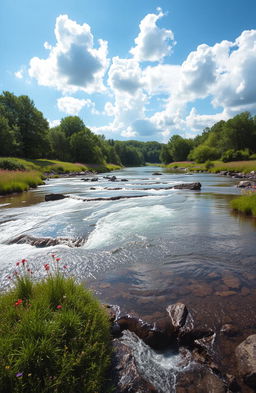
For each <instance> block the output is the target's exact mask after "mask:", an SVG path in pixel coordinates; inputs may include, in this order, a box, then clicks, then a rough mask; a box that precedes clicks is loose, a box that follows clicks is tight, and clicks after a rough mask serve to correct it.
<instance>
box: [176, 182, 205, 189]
mask: <svg viewBox="0 0 256 393" xmlns="http://www.w3.org/2000/svg"><path fill="white" fill-rule="evenodd" d="M201 186H202V185H201V183H199V182H197V183H183V184H176V185H175V186H173V187H172V188H174V189H175V190H201Z"/></svg>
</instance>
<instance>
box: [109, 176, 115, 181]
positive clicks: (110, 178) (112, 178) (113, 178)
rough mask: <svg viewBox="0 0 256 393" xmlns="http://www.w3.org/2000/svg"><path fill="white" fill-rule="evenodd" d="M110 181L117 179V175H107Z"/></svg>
mask: <svg viewBox="0 0 256 393" xmlns="http://www.w3.org/2000/svg"><path fill="white" fill-rule="evenodd" d="M107 179H108V181H116V180H117V179H116V176H111V177H107Z"/></svg>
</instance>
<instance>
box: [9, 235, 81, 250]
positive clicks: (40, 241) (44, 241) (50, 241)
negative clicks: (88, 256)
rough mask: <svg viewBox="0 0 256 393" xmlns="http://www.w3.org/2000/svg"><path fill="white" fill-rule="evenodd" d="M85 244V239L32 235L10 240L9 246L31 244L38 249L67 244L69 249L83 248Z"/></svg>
mask: <svg viewBox="0 0 256 393" xmlns="http://www.w3.org/2000/svg"><path fill="white" fill-rule="evenodd" d="M84 243H85V239H81V238H79V239H70V238H66V237H57V238H52V237H33V236H30V235H20V236H18V237H16V238H14V239H12V240H10V241H9V242H8V243H7V244H31V246H35V247H38V248H40V247H41V248H43V247H50V246H56V245H58V244H65V245H67V246H69V247H72V248H73V247H81V246H82V245H83V244H84Z"/></svg>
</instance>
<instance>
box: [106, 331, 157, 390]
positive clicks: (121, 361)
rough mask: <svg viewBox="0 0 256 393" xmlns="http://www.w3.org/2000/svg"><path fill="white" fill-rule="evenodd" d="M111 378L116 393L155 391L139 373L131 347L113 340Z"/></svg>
mask: <svg viewBox="0 0 256 393" xmlns="http://www.w3.org/2000/svg"><path fill="white" fill-rule="evenodd" d="M113 352H114V354H113V357H114V359H113V374H114V375H113V378H112V379H113V380H114V383H115V385H117V391H118V393H157V390H156V389H155V388H154V386H153V385H151V384H150V383H149V382H147V381H146V380H145V379H144V378H143V377H142V376H141V374H140V373H139V371H138V369H137V366H136V361H135V358H134V356H133V353H132V349H131V348H130V347H128V346H127V345H125V344H124V343H122V342H120V341H119V340H117V339H115V340H113Z"/></svg>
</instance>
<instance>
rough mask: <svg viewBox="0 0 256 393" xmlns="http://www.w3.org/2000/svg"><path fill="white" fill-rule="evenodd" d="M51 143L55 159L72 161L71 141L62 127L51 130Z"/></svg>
mask: <svg viewBox="0 0 256 393" xmlns="http://www.w3.org/2000/svg"><path fill="white" fill-rule="evenodd" d="M49 142H50V146H51V155H52V157H53V158H55V159H58V160H61V161H69V160H70V159H71V155H70V144H69V140H68V138H67V136H66V134H65V133H64V132H63V131H62V130H61V128H60V126H57V127H53V128H51V129H50V130H49Z"/></svg>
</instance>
